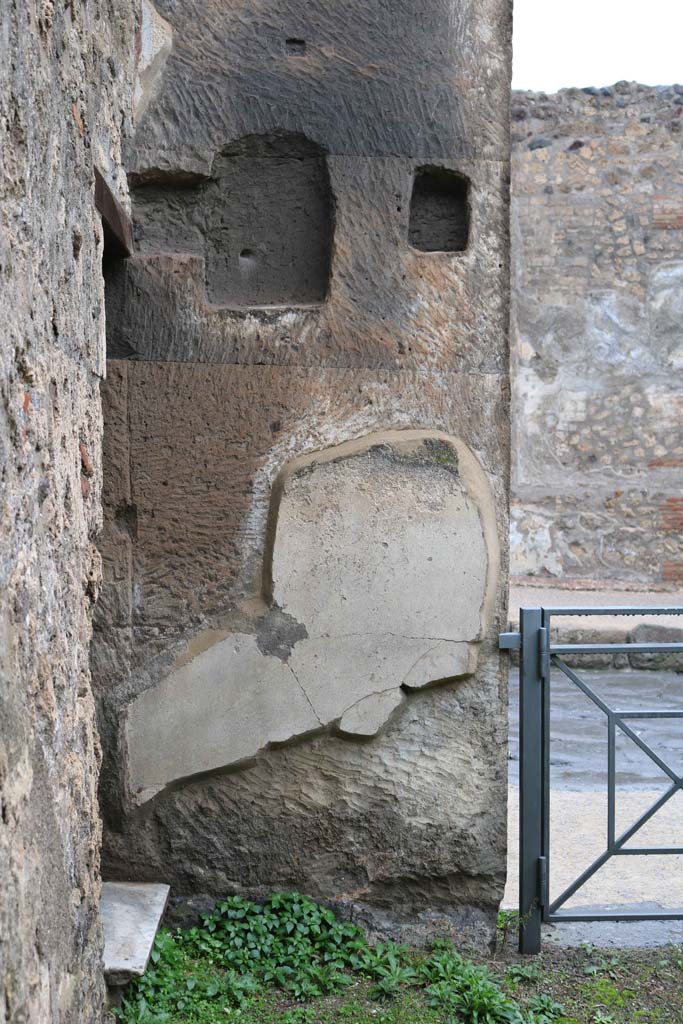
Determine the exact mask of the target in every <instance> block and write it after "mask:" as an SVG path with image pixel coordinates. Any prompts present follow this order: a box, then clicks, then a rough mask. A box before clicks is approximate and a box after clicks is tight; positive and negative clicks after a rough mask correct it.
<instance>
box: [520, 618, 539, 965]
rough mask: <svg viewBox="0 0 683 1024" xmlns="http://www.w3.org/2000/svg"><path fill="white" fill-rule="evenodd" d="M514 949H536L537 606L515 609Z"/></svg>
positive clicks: (537, 790)
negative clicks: (516, 863) (516, 835)
mask: <svg viewBox="0 0 683 1024" xmlns="http://www.w3.org/2000/svg"><path fill="white" fill-rule="evenodd" d="M519 618H520V621H519V628H520V633H521V650H520V653H519V951H520V953H528V954H531V953H538V952H540V949H541V919H542V907H541V895H542V884H543V883H544V877H543V874H544V872H543V868H544V864H545V861H544V857H543V854H544V850H543V667H542V663H541V648H540V642H539V641H540V638H541V636H542V635H543V634H542V633H541V628H542V625H543V623H542V612H541V609H540V608H522V609H521V610H520V613H519Z"/></svg>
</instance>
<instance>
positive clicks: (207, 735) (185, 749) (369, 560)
mask: <svg viewBox="0 0 683 1024" xmlns="http://www.w3.org/2000/svg"><path fill="white" fill-rule="evenodd" d="M493 508H494V506H493V498H492V496H491V493H490V490H489V485H488V482H487V480H486V477H485V475H484V473H483V470H482V469H481V467H480V466H479V464H478V462H477V461H476V460H475V459H474V457H473V456H472V454H471V453H470V452H469V451H468V449H467V448H466V447H465V446H464V445H463V444H462V442H459V441H457V440H455V439H453V438H449V437H446V436H445V435H439V434H434V433H430V432H426V431H405V432H401V431H393V432H388V433H384V434H377V435H370V436H369V437H366V438H363V439H361V440H359V441H353V442H347V443H345V444H342V445H339V446H337V447H336V448H333V449H330V450H327V451H325V452H322V453H315V454H312V455H308V456H303V457H301V458H299V459H295V460H293V462H291V463H290V464H288V465H287V466H285V468H284V470H283V471H282V472H281V474H280V475H279V477H278V478H277V480H276V481H275V484H274V487H273V497H272V502H271V512H270V521H269V536H270V543H269V549H268V554H267V555H266V560H265V567H264V584H263V589H264V597H265V599H266V601H267V602H268V604H269V606H270V607H269V610H268V611H266V613H265V616H264V615H261V617H260V618H258V619H257V620H256V621H255V623H254V634H255V635H251V634H249V633H245V632H240V633H234V634H228V635H227V636H226V637H224V638H222V639H220V640H219V641H218V642H212V643H211V645H210V646H208V647H207V646H205V645H203V644H201V643H197V638H193V644H194V647H195V649H196V650H197V651H198V652H199V653H198V654H197V655H196V656H195V657H193V658H191V659H190V660H187V659H183V658H181V659H180V660H179V662H178V663H177V665H176V668H175V669H174V670H173V671H171V673H170V675H168V676H167V677H166V678H165V679H163V680H162V681H161V682H159V683H158V684H157V685H156V686H154V687H152V688H151V689H149V690H146V691H145V692H144V693H142V694H141V695H140V696H138V697H137V698H136V699H135V700H134V701H133V703H132V704H131V705H130V708H129V714H128V745H129V756H130V781H131V788H132V790H133V793H134V794H135V797H136V799H137V800H138V802H144V801H146V800H147V799H149V798H150V797H152V796H153V795H154V794H155V793H157V792H158V791H159V790H160V789H163V788H164V787H165V786H167V785H170V784H172V783H175V782H178V781H182V780H184V779H187V778H189V777H191V776H193V775H197V774H202V773H206V772H212V771H216V770H219V769H225V768H228V767H233V768H234V767H239V766H240V765H243V764H244V763H245V762H246V761H248V760H249V759H253V758H254V757H255V756H256V755H257V754H258V753H259V752H260V751H263V750H265V749H266V748H267V747H269V746H272V745H273V744H282V743H286V742H290V741H292V740H294V739H299V738H301V737H302V736H305V735H307V734H310V733H312V732H315V731H319V730H322V729H327V728H330V727H334V728H336V729H337V730H338V731H339V732H341V733H343V734H344V735H347V736H349V737H355V738H359V739H360V738H370V737H372V736H375V735H376V734H377V733H378V732H379V731H380V730H381V729H382V728H383V727H384V726H385V725H386V723H387V721H388V720H389V719H390V717H391V716H392V715H393V714H394V712H395V711H396V710H397V709H398V708H399V707H400V705H401V704H402V703H403V701H404V699H405V693H406V692H407V691H410V690H414V689H420V688H422V687H424V686H428V685H430V684H432V683H437V682H441V681H448V680H451V681H452V680H454V679H458V678H463V677H464V676H467V675H470V674H472V673H473V672H474V670H475V668H476V662H477V654H478V648H479V643H480V641H481V639H482V638H483V635H484V631H485V629H486V625H487V623H488V621H489V620H490V615H491V610H492V601H493V594H494V591H495V584H496V580H497V575H498V557H499V556H498V549H497V539H496V524H495V517H494V511H493ZM271 626H272V628H271ZM285 627H286V628H285ZM285 634H286V636H285ZM283 637H284V640H283ZM272 638H275V642H274V645H273V644H271V643H270V640H271V639H272ZM213 639H214V638H212V640H213Z"/></svg>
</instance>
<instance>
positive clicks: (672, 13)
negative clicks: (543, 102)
mask: <svg viewBox="0 0 683 1024" xmlns="http://www.w3.org/2000/svg"><path fill="white" fill-rule="evenodd" d="M623 79H626V81H637V82H641V83H642V84H643V85H673V84H674V83H676V82H680V83H681V84H683V0H514V58H513V76H512V84H513V87H514V88H515V89H534V90H536V91H543V92H556V91H557V90H558V89H563V88H565V87H566V86H571V85H575V86H579V87H580V88H583V87H585V86H589V85H595V86H602V85H614V83H615V82H619V81H621V80H623Z"/></svg>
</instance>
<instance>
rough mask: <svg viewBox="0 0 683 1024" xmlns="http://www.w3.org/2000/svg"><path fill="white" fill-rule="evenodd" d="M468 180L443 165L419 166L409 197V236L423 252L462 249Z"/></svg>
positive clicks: (466, 228) (466, 225) (464, 246)
mask: <svg viewBox="0 0 683 1024" xmlns="http://www.w3.org/2000/svg"><path fill="white" fill-rule="evenodd" d="M469 191H470V183H469V180H468V179H467V178H466V177H464V175H462V174H458V173H457V172H456V171H451V170H448V169H447V168H445V167H419V168H418V169H417V171H416V172H415V180H414V182H413V194H412V196H411V200H410V222H409V227H408V240H409V242H410V244H411V245H412V246H413V248H414V249H419V250H421V251H422V252H465V250H466V249H467V243H468V240H469V234H470V197H469Z"/></svg>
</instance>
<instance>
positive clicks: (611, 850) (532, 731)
mask: <svg viewBox="0 0 683 1024" xmlns="http://www.w3.org/2000/svg"><path fill="white" fill-rule="evenodd" d="M595 615H609V616H618V615H631V616H633V615H637V616H638V617H639V618H641V617H646V616H647V617H649V616H655V615H683V608H679V607H676V608H635V607H626V608H524V609H522V610H521V612H520V631H519V633H501V635H500V646H501V648H503V649H518V650H519V674H520V708H519V728H520V735H519V800H520V807H519V810H520V815H519V922H520V923H519V949H520V952H521V953H538V952H539V950H540V948H541V924H542V922H560V921H646V920H669V921H671V920H683V908H682V909H681V910H675V911H662V912H660V913H639V912H637V911H629V910H624V911H623V912H622V911H619V912H614V911H611V910H608V909H605V910H599V911H595V912H590V913H578V912H577V913H573V912H572V911H571V910H566V909H565V910H563V909H562V907H563V906H564V905H565V904H566V902H567V900H569V899H570V898H571V897H572V896H573V895H574V894H575V893H576V892H577V891H578V890H579V889H580V888H581V886H583V885H584V884H585V883H586V882H587V881H588V880H589V879H590V878H592V877H593V875H594V874H595V873H596V872H597V871H598V870H599V869H600V868H601V867H602V866H603V864H606V863H607V861H608V860H610V859H611V858H612V857H618V856H626V855H629V856H633V855H638V856H646V855H647V854H683V847H674V846H667V847H652V846H641V847H635V848H634V847H627V848H625V844H626V843H627V842H628V840H629V839H631V838H632V837H633V836H634V835H635V834H636V833H637V832H638V831H639V830H640V829H641V828H642V826H643V825H645V824H646V822H648V821H649V820H650V819H651V818H652V817H653V816H654V815H655V814H656V813H657V811H658V810H659V809H660V808H661V807H663V806H664V804H665V803H667V801H668V800H670V799H671V797H672V796H673V795H674V794H675V793H677V792H678V790H679V789H683V776H681V775H679V774H678V773H677V772H676V771H674V770H673V769H672V768H671V766H670V765H667V764H666V762H665V761H663V760H662V759H661V758H660V757H659V756H658V754H657V752H656V751H655V750H653V749H652V748H651V746H650V745H649V744H647V743H645V741H644V740H642V739H641V737H640V736H639V735H638V734H637V732H635V731H634V730H633V729H632V728H631V726H630V725H629V721H630V720H632V719H648V718H683V709H680V708H679V709H675V710H664V709H656V710H645V711H643V710H634V709H631V710H629V709H616V708H612V707H610V706H609V705H608V704H607V703H606V702H605V701H604V700H603V699H602V698H601V697H600V696H599V695H598V694H597V693H595V691H594V690H593V688H592V687H591V686H589V685H588V683H586V681H585V679H583V678H582V677H581V675H580V671H581V670H579V671H577V670H576V669H575V668H572V667H570V666H569V665H568V664H567V663H566V661H565V660H564V659H565V657H566V656H567V655H570V656H571V655H575V654H580V653H612V654H618V653H629V654H633V653H641V654H645V653H653V654H654V653H662V652H669V651H678V652H682V653H683V643H626V644H609V643H606V644H559V643H558V644H555V643H552V642H551V621H552V619H553V617H559V616H572V617H574V616H595ZM551 668H555V669H557V670H558V671H560V672H562V673H564V675H565V676H566V677H567V679H569V680H570V682H571V683H572V684H573V685H574V686H576V687H577V688H578V689H579V690H580V691H581V692H582V693H583V694H584V695H585V696H586V697H587V698H588V699H589V700H590V701H592V702H593V704H594V705H595V706H596V707H597V708H598V709H599V710H600V711H601V712H602V713H603V714H604V715H605V717H606V724H607V752H606V754H607V829H606V834H607V843H606V846H605V849H604V851H603V852H602V853H601V854H600V856H599V857H598V858H597V859H596V860H595V861H594V862H593V863H592V864H591V865H590V867H588V868H586V870H585V871H583V872H582V873H581V874H580V875H578V877H577V878H576V879H575V880H574V881H573V882H572V883H571V885H569V886H568V887H567V888H566V889H565V890H564V891H563V892H562V893H561V894H560V895H559V896H558V897H557V898H556V899H553V900H552V902H551V901H550V898H549V868H550V855H551V849H550V673H551ZM617 728H618V729H619V730H621V732H623V733H624V734H625V735H626V736H628V737H629V738H630V739H631V740H632V741H633V742H634V743H635V744H636V745H637V746H638V747H639V748H640V749H641V750H642V751H643V752H644V753H645V754H646V755H647V756H648V757H649V758H651V759H652V761H653V762H654V763H655V764H656V765H657V766H658V767H659V768H660V769H661V771H662V772H664V774H665V775H667V776H668V777H669V779H670V782H671V785H670V786H669V788H668V789H667V790H666V792H665V793H664V794H663V795H662V796H661V797H660V798H659V799H658V800H657V801H656V802H655V803H654V804H653V805H652V806H651V807H649V808H648V810H647V811H645V812H644V813H643V814H641V815H640V817H639V818H638V819H637V820H636V821H635V822H634V823H633V825H631V826H630V827H629V828H628V829H627V830H626V831H625V832H623V833H621V834H620V835H617V834H616V832H615V775H616V770H615V737H616V730H617Z"/></svg>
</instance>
